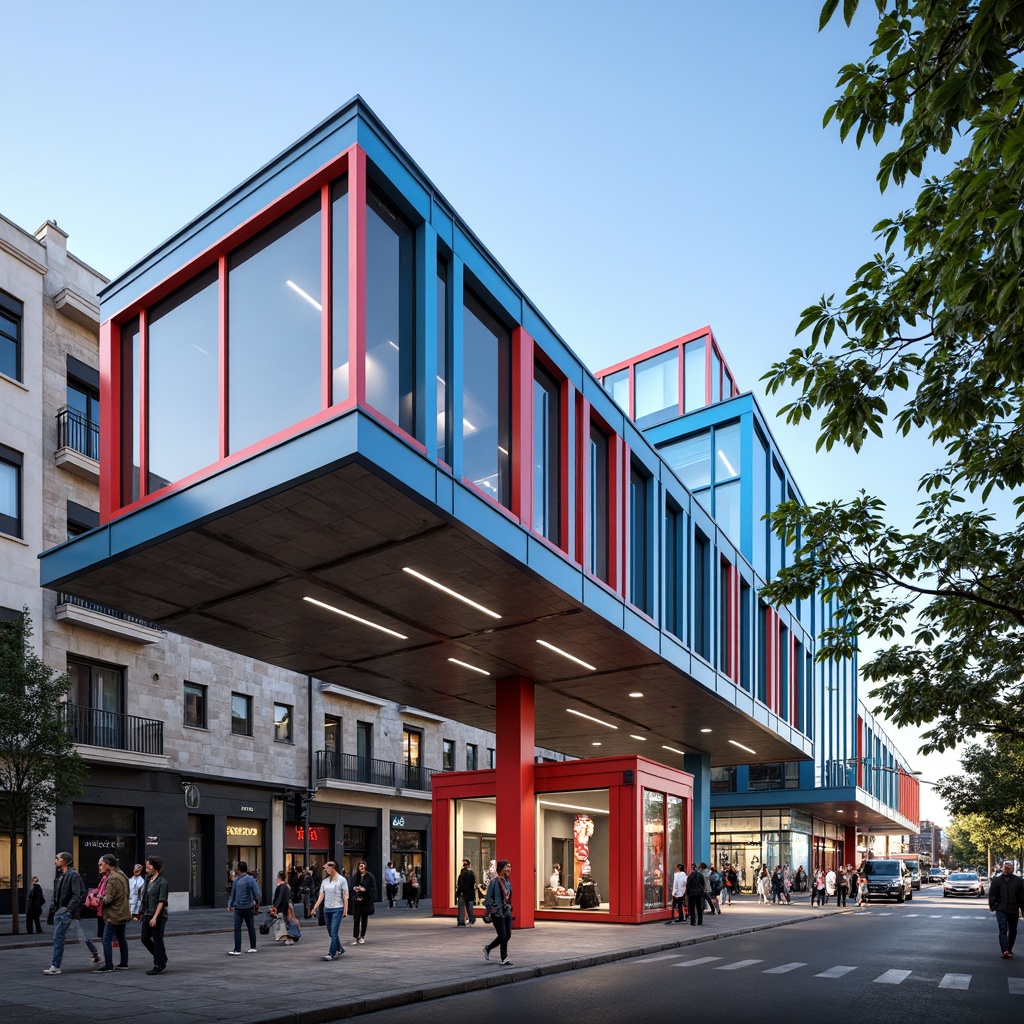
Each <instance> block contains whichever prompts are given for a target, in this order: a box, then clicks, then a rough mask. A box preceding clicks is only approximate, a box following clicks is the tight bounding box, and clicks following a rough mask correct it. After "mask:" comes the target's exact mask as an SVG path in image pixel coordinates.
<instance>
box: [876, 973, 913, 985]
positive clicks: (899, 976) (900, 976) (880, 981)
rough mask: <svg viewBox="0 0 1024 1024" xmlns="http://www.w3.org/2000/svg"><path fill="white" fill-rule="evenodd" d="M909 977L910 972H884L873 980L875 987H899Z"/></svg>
mask: <svg viewBox="0 0 1024 1024" xmlns="http://www.w3.org/2000/svg"><path fill="white" fill-rule="evenodd" d="M909 977H910V971H886V972H885V974H880V975H879V976H878V977H877V978H875V984H876V985H899V984H901V983H902V982H904V981H906V980H907V978H909Z"/></svg>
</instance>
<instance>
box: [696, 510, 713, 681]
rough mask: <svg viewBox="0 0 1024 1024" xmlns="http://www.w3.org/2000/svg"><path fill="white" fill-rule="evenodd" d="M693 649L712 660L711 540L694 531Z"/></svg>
mask: <svg viewBox="0 0 1024 1024" xmlns="http://www.w3.org/2000/svg"><path fill="white" fill-rule="evenodd" d="M693 649H694V651H695V652H696V653H697V654H699V655H700V656H701V657H702V658H704V659H705V660H707V661H710V660H711V541H710V540H708V538H707V537H705V536H704V534H703V533H701V532H700V530H694V532H693Z"/></svg>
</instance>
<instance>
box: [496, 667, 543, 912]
mask: <svg viewBox="0 0 1024 1024" xmlns="http://www.w3.org/2000/svg"><path fill="white" fill-rule="evenodd" d="M495 689H496V700H495V705H494V706H495V717H496V720H497V721H496V725H495V735H496V745H495V757H496V761H495V790H496V794H495V795H496V807H495V813H496V818H497V849H496V851H495V854H496V857H497V859H498V860H508V861H511V862H512V892H513V896H512V899H513V906H514V907H515V916H516V920H515V923H514V927H515V928H532V927H533V911H534V907H535V906H536V903H537V895H536V894H537V878H536V875H537V865H536V862H535V857H536V850H537V809H536V800H535V799H534V786H533V750H534V703H533V701H534V695H533V681H532V680H530V679H525V678H523V677H522V676H512V677H511V678H508V679H499V680H498V684H497V686H496V688H495Z"/></svg>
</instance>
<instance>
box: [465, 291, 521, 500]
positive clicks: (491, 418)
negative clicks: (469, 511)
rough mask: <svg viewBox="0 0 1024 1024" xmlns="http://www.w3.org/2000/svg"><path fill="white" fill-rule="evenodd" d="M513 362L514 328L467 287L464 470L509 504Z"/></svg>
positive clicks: (470, 478)
mask: <svg viewBox="0 0 1024 1024" xmlns="http://www.w3.org/2000/svg"><path fill="white" fill-rule="evenodd" d="M510 363H511V338H510V336H509V332H508V331H507V330H506V329H505V327H504V326H503V325H502V324H501V323H500V321H499V320H498V319H497V318H496V317H495V316H494V315H493V314H492V313H491V312H490V310H489V309H488V308H487V307H486V306H485V305H484V304H483V303H482V302H481V301H480V300H479V299H478V298H476V296H474V295H473V293H472V292H470V291H468V290H467V292H466V295H465V300H464V306H463V345H462V386H463V394H462V444H463V462H464V474H465V476H466V477H467V479H469V480H471V481H472V482H473V483H474V484H475V485H476V486H477V487H479V488H480V489H481V490H483V491H484V492H485V493H486V494H488V495H490V496H491V497H492V498H494V499H495V500H496V501H498V502H500V503H501V504H502V505H505V506H506V507H508V505H509V504H510V501H511V495H510V487H509V445H510V439H509V433H510V416H509V409H510V406H511V388H510V375H511V365H510Z"/></svg>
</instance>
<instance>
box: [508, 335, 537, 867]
mask: <svg viewBox="0 0 1024 1024" xmlns="http://www.w3.org/2000/svg"><path fill="white" fill-rule="evenodd" d="M510 511H511V512H512V515H514V516H515V517H516V518H517V519H518V520H519V522H521V523H522V524H523V526H525V527H526V528H527V529H529V528H530V527H531V526H532V525H533V338H531V337H530V335H529V334H528V333H527V332H526V331H525V330H524V329H523V328H522V327H517V328H516V329H515V330H514V331H513V332H512V508H511V510H510ZM512 866H513V868H514V867H515V864H513V865H512Z"/></svg>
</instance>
